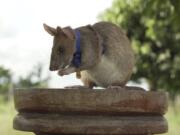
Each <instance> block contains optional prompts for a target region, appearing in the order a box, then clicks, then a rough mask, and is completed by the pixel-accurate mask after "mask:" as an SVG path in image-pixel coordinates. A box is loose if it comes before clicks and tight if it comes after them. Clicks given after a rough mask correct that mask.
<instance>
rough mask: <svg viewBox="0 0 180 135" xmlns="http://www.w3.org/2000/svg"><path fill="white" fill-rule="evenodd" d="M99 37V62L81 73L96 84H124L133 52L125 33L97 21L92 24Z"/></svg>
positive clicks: (131, 67)
mask: <svg viewBox="0 0 180 135" xmlns="http://www.w3.org/2000/svg"><path fill="white" fill-rule="evenodd" d="M93 28H94V29H95V30H96V31H97V33H98V34H99V36H100V39H101V41H102V42H101V45H102V47H103V50H104V51H103V54H102V57H101V60H100V62H99V63H98V64H97V65H96V66H94V67H92V68H91V69H89V70H87V71H85V72H84V73H82V75H83V74H85V75H86V76H88V77H89V78H90V79H91V80H93V81H94V82H95V83H96V84H97V85H98V86H102V87H107V86H109V85H121V86H123V85H125V84H126V82H127V81H128V80H129V78H130V76H131V74H132V70H133V66H134V54H133V50H132V48H131V46H130V42H129V40H128V38H127V36H126V34H125V33H124V32H123V31H122V30H121V29H120V28H119V27H118V26H116V25H114V24H112V23H108V22H99V23H96V24H94V25H93Z"/></svg>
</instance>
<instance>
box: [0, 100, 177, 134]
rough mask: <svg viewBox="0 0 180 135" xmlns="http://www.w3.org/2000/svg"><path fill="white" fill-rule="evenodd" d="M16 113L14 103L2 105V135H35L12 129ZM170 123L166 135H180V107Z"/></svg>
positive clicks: (169, 116)
mask: <svg viewBox="0 0 180 135" xmlns="http://www.w3.org/2000/svg"><path fill="white" fill-rule="evenodd" d="M15 115H16V111H15V109H14V106H13V102H8V103H4V104H2V103H0V135H33V133H27V132H21V131H16V130H14V129H13V127H12V121H13V117H14V116H15ZM165 117H166V118H167V120H168V123H169V132H168V133H166V134H164V135H180V105H176V106H175V107H174V108H173V107H172V106H170V107H169V111H168V113H167V114H166V116H165Z"/></svg>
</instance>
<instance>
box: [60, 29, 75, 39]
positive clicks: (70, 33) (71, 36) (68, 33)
mask: <svg viewBox="0 0 180 135" xmlns="http://www.w3.org/2000/svg"><path fill="white" fill-rule="evenodd" d="M62 31H63V33H64V34H65V35H66V36H67V37H68V38H69V39H71V40H73V39H75V34H74V31H73V30H72V28H71V27H65V28H63V29H62Z"/></svg>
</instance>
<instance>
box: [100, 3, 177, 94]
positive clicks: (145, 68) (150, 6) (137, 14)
mask: <svg viewBox="0 0 180 135" xmlns="http://www.w3.org/2000/svg"><path fill="white" fill-rule="evenodd" d="M179 7H180V1H179V0H163V1H162V0H114V2H113V4H112V6H111V7H110V8H109V9H107V10H105V11H104V13H102V14H101V15H100V18H101V20H105V21H109V22H113V23H115V24H117V25H119V26H120V27H123V28H124V29H125V30H126V32H127V35H128V37H129V38H130V40H131V42H132V46H133V49H134V51H135V54H136V56H137V63H136V67H135V69H134V74H133V76H132V79H133V80H134V81H136V82H140V81H141V79H142V78H144V79H145V80H146V81H147V83H148V84H149V87H150V89H151V90H167V91H169V92H170V94H171V96H175V94H176V93H177V92H178V90H179V88H180V83H179V80H180V25H179V24H180V18H179V14H180V8H179Z"/></svg>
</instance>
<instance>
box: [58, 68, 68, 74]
mask: <svg viewBox="0 0 180 135" xmlns="http://www.w3.org/2000/svg"><path fill="white" fill-rule="evenodd" d="M68 74H69V73H68V72H67V70H66V69H61V70H59V71H58V75H60V76H63V75H68Z"/></svg>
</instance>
